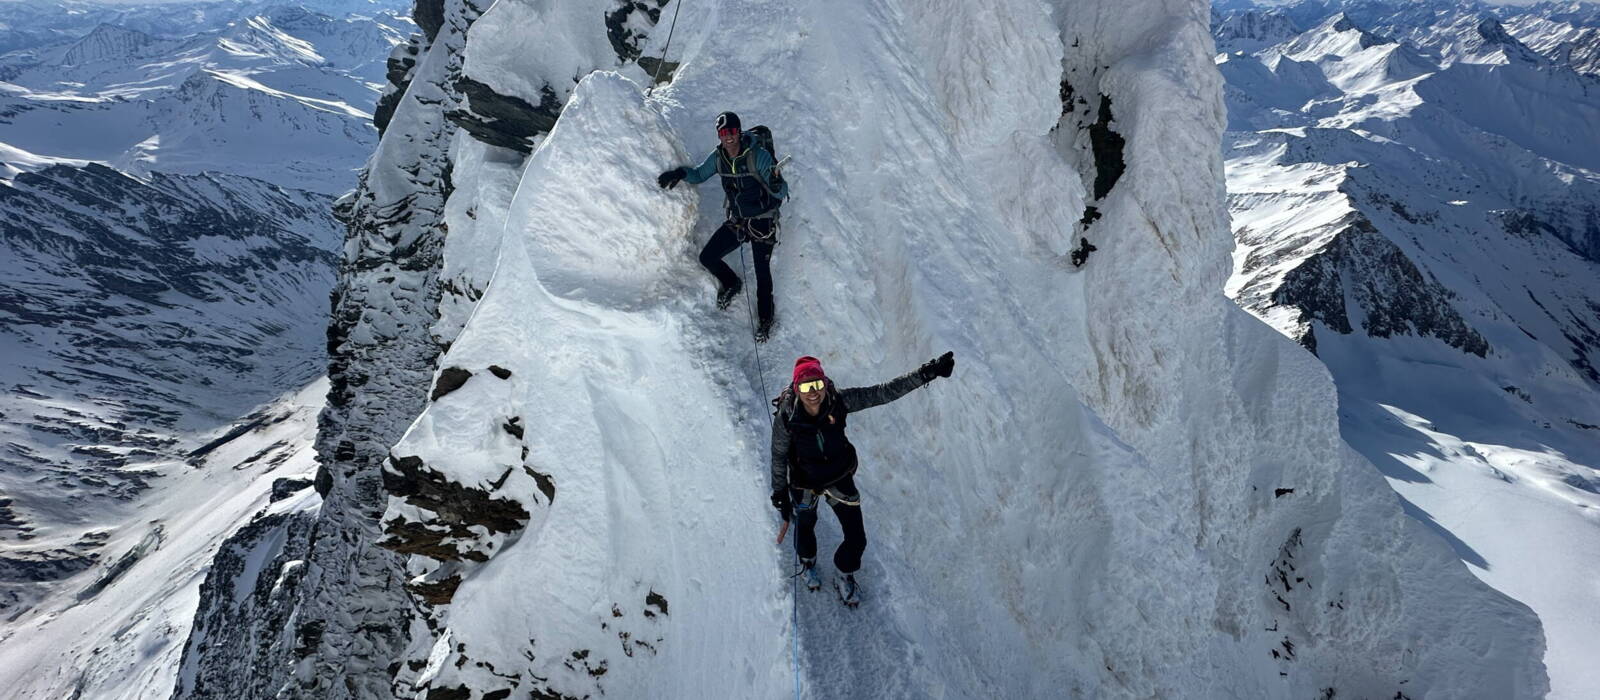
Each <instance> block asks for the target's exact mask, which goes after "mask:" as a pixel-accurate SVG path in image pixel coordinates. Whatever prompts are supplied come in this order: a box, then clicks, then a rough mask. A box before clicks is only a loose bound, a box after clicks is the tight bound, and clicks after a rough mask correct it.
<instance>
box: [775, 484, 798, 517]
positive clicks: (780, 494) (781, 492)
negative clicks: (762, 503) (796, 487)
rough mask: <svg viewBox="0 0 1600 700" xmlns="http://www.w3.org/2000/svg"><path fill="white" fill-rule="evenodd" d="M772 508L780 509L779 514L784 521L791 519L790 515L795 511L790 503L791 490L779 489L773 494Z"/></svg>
mask: <svg viewBox="0 0 1600 700" xmlns="http://www.w3.org/2000/svg"><path fill="white" fill-rule="evenodd" d="M772 507H773V508H777V509H778V513H780V514H782V515H783V519H784V520H788V519H789V513H791V512H793V510H794V506H793V504H791V503H790V502H789V489H778V490H777V491H773V492H772Z"/></svg>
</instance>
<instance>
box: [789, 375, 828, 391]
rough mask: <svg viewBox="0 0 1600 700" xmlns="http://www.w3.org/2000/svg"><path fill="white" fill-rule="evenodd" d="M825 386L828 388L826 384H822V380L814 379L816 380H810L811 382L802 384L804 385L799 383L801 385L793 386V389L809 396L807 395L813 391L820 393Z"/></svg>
mask: <svg viewBox="0 0 1600 700" xmlns="http://www.w3.org/2000/svg"><path fill="white" fill-rule="evenodd" d="M827 386H828V385H827V383H826V382H824V381H823V380H821V379H816V380H812V381H809V382H804V383H801V384H797V385H795V387H794V388H795V389H796V390H798V391H799V392H800V393H802V394H809V393H811V392H813V391H822V390H823V389H824V388H825V387H827Z"/></svg>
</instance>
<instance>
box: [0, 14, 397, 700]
mask: <svg viewBox="0 0 1600 700" xmlns="http://www.w3.org/2000/svg"><path fill="white" fill-rule="evenodd" d="M334 4H335V3H318V4H316V5H315V7H317V11H315V12H314V11H310V10H307V9H305V8H304V7H301V6H298V5H285V4H278V3H263V2H251V3H240V2H218V3H198V4H192V3H191V4H161V5H140V6H115V5H104V4H97V3H76V2H72V3H42V2H28V3H12V2H5V3H0V46H5V47H7V48H8V49H11V51H9V52H8V53H5V54H4V55H0V93H3V97H0V102H3V103H4V107H0V322H3V326H0V348H3V350H0V356H3V357H4V358H5V361H4V363H3V364H0V685H3V687H5V688H6V689H7V691H6V695H7V696H8V697H38V698H57V697H68V696H79V697H130V698H145V697H153V696H161V695H166V694H168V693H170V689H171V687H172V686H173V684H174V678H175V676H176V673H177V667H178V664H179V659H180V657H181V654H182V650H183V647H184V644H185V642H186V641H187V639H188V636H189V620H191V619H192V617H193V614H194V609H195V607H196V604H197V599H198V597H199V589H200V583H201V578H202V577H203V575H204V572H205V571H206V570H207V568H208V565H209V562H210V559H211V558H212V557H213V555H214V553H215V552H216V551H217V548H218V546H219V545H220V543H221V541H222V540H223V539H224V538H225V537H226V536H227V535H228V534H230V533H231V532H232V531H233V530H235V529H237V528H238V527H240V526H241V525H242V524H244V521H246V520H248V518H249V517H250V516H251V515H253V514H254V513H255V511H257V510H259V509H260V508H262V507H263V506H264V505H266V504H268V503H269V502H272V503H277V504H280V505H281V506H283V507H288V506H289V505H292V504H295V503H300V502H303V501H305V500H307V499H308V498H309V499H311V500H314V498H315V494H314V493H313V492H312V490H311V489H310V485H311V478H312V476H313V475H314V471H315V466H314V462H313V452H312V450H311V443H312V440H313V437H314V433H315V430H316V416H317V414H318V412H319V410H320V408H321V406H322V405H323V401H324V396H325V394H326V392H327V388H326V387H327V382H326V380H325V379H321V377H323V376H324V374H325V372H326V369H327V366H326V364H327V360H326V358H327V353H326V346H327V336H326V328H327V309H328V306H327V303H328V302H327V299H328V293H329V291H330V290H331V288H332V286H333V282H334V277H335V269H336V266H337V252H336V251H337V250H338V248H339V243H340V238H341V236H342V230H343V226H342V225H341V224H340V223H339V222H338V221H337V220H336V218H335V216H334V212H333V201H334V197H333V195H334V194H337V193H339V192H341V191H343V190H347V189H349V188H350V187H352V186H354V184H355V176H354V171H355V169H356V168H357V167H358V166H359V165H360V163H361V162H362V161H363V160H365V158H366V157H367V155H368V154H369V150H370V148H371V147H372V146H373V144H375V143H376V129H375V128H374V126H373V125H372V123H371V119H372V117H371V114H372V112H373V111H374V108H375V105H376V102H377V97H378V90H377V85H378V84H379V83H381V82H382V81H383V79H384V75H385V74H386V72H387V66H386V65H385V64H386V57H387V56H388V55H389V54H390V53H391V52H392V51H393V49H394V47H395V46H396V45H397V44H399V43H400V42H401V41H402V40H403V39H404V37H405V35H406V34H407V33H409V31H410V30H411V25H410V23H409V21H408V20H406V19H404V18H402V17H399V16H398V15H396V14H394V11H395V10H404V9H405V7H404V6H403V5H402V4H400V3H382V4H378V3H366V2H360V3H357V2H350V3H344V4H345V5H347V6H348V7H346V8H345V11H346V12H347V13H346V14H341V15H335V14H328V13H330V12H333V11H334V10H335V9H336V8H334V7H333V5H334Z"/></svg>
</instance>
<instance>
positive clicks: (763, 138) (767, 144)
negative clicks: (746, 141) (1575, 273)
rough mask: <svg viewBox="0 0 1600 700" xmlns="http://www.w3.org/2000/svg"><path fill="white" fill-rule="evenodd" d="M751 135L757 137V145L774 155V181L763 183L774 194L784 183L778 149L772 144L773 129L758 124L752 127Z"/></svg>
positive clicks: (768, 192)
mask: <svg viewBox="0 0 1600 700" xmlns="http://www.w3.org/2000/svg"><path fill="white" fill-rule="evenodd" d="M750 135H751V136H753V137H755V140H756V145H757V146H760V147H762V148H764V149H766V151H767V155H770V156H772V182H771V183H770V184H769V183H762V185H763V186H766V187H767V194H773V193H775V192H777V191H778V189H779V186H780V185H782V184H783V172H782V170H780V169H779V168H778V160H779V159H778V151H777V149H775V148H773V146H772V130H771V129H768V128H767V127H766V126H765V125H761V124H758V125H756V126H752V127H750ZM754 157H755V156H754V155H752V156H751V158H754Z"/></svg>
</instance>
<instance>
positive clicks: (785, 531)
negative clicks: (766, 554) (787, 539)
mask: <svg viewBox="0 0 1600 700" xmlns="http://www.w3.org/2000/svg"><path fill="white" fill-rule="evenodd" d="M787 534H789V521H787V520H785V521H783V526H782V527H780V528H778V544H783V536H784V535H787Z"/></svg>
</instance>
